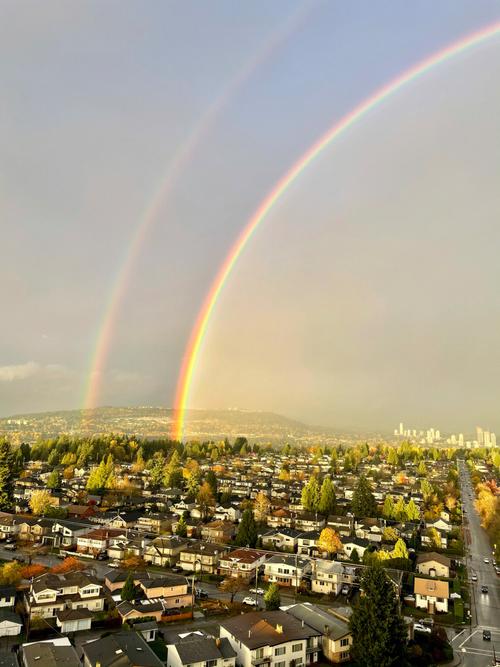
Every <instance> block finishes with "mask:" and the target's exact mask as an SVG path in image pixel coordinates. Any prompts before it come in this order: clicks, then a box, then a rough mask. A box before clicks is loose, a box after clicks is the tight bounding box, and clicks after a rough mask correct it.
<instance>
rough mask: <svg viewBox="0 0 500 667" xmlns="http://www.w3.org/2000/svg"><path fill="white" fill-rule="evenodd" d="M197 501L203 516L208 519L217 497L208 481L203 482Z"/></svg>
mask: <svg viewBox="0 0 500 667" xmlns="http://www.w3.org/2000/svg"><path fill="white" fill-rule="evenodd" d="M196 502H197V503H198V505H199V508H200V513H201V518H202V519H206V518H207V517H208V516H209V514H211V512H212V509H213V508H214V507H215V498H214V496H213V494H212V489H211V487H210V484H209V483H208V482H203V484H202V485H201V486H200V490H199V491H198V495H197V496H196Z"/></svg>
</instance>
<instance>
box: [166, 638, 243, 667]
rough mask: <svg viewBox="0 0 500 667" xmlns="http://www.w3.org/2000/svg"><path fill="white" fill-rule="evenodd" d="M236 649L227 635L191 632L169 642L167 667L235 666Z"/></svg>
mask: <svg viewBox="0 0 500 667" xmlns="http://www.w3.org/2000/svg"><path fill="white" fill-rule="evenodd" d="M235 658H236V651H235V650H234V649H233V647H232V646H231V644H230V642H229V639H227V638H226V637H223V638H217V639H216V638H215V637H198V636H197V635H194V634H189V635H188V636H187V637H186V638H185V639H183V640H181V641H179V642H178V643H176V644H167V667H188V666H189V667H208V666H209V667H235Z"/></svg>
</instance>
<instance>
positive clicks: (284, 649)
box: [274, 646, 286, 655]
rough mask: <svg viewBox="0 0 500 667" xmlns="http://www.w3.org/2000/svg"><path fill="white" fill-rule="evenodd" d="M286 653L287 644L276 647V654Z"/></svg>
mask: <svg viewBox="0 0 500 667" xmlns="http://www.w3.org/2000/svg"><path fill="white" fill-rule="evenodd" d="M285 653H286V646H278V648H275V649H274V655H285Z"/></svg>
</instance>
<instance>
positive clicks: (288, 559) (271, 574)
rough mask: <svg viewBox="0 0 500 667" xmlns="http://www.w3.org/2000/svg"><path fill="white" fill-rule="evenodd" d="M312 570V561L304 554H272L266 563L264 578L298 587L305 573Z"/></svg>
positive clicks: (281, 584)
mask: <svg viewBox="0 0 500 667" xmlns="http://www.w3.org/2000/svg"><path fill="white" fill-rule="evenodd" d="M308 572H311V561H310V559H309V558H305V557H304V556H298V555H296V556H285V555H283V556H272V557H271V558H269V560H267V561H266V564H265V565H264V579H265V580H266V581H269V582H275V583H277V584H279V585H280V586H293V587H296V588H298V587H299V586H300V584H301V581H302V577H303V576H304V574H306V573H308Z"/></svg>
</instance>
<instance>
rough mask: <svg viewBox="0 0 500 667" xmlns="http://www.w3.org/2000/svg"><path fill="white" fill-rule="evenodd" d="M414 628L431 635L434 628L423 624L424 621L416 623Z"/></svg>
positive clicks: (416, 630)
mask: <svg viewBox="0 0 500 667" xmlns="http://www.w3.org/2000/svg"><path fill="white" fill-rule="evenodd" d="M413 630H414V631H415V632H425V634H427V635H430V634H431V632H432V630H431V629H430V628H428V627H426V626H425V625H422V623H415V624H414V625H413Z"/></svg>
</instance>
